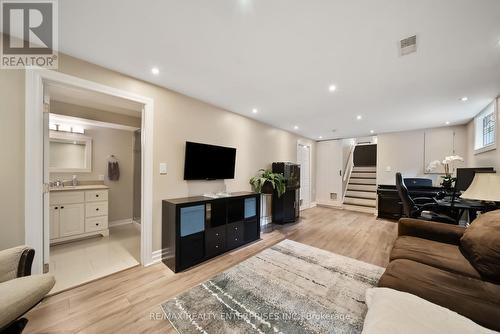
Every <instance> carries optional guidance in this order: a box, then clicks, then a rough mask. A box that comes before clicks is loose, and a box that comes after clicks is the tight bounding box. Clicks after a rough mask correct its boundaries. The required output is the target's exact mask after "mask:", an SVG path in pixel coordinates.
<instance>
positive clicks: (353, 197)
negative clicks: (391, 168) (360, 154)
mask: <svg viewBox="0 0 500 334" xmlns="http://www.w3.org/2000/svg"><path fill="white" fill-rule="evenodd" d="M376 184H377V167H375V166H373V167H356V166H354V167H353V168H352V172H351V176H350V177H349V182H348V183H347V190H346V193H345V196H344V205H343V207H344V209H347V210H351V211H358V212H366V213H371V214H375V213H376V207H377V185H376Z"/></svg>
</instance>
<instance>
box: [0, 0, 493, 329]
mask: <svg viewBox="0 0 500 334" xmlns="http://www.w3.org/2000/svg"><path fill="white" fill-rule="evenodd" d="M43 3H44V4H47V5H50V6H48V7H43V6H41V7H40V6H39V7H37V6H35V7H33V8H30V7H25V6H28V5H22V6H21V5H20V4H21V3H20V2H17V1H2V3H1V5H2V9H3V13H4V14H5V13H10V12H12V13H10V16H9V15H7V14H5V15H7V16H5V15H4V16H2V20H3V22H4V25H3V27H4V28H3V30H2V32H3V34H2V45H3V49H2V52H3V53H2V57H3V58H2V59H3V60H2V68H1V69H0V101H1V106H2V108H1V110H2V111H1V114H2V122H1V123H0V130H1V131H0V134H1V136H2V137H1V139H2V143H4V146H3V149H2V154H3V159H2V161H1V162H0V170H1V171H2V173H1V174H0V178H1V179H2V185H3V189H4V190H3V191H2V192H1V193H2V199H3V200H2V201H1V203H2V212H3V213H4V218H3V219H2V223H1V224H2V225H1V233H0V263H2V265H1V269H2V270H1V271H2V273H1V275H0V282H1V283H0V291H2V293H0V308H1V310H2V312H0V313H2V314H3V316H2V317H1V318H0V320H1V321H0V330H1V331H2V333H3V332H5V333H12V332H17V333H20V332H25V333H38V332H45V333H46V332H65V333H66V332H68V333H73V332H74V333H76V332H99V333H108V332H109V333H115V332H126V333H136V332H167V333H168V332H172V333H173V332H179V333H192V332H198V331H200V332H206V333H224V332H234V333H246V332H251V331H252V332H253V331H257V332H271V331H272V332H282V333H302V332H311V333H337V332H341V333H361V332H363V333H367V334H369V333H413V332H414V333H421V332H427V331H428V332H431V331H434V332H436V333H438V332H456V333H478V332H484V333H490V332H493V331H499V330H500V328H499V327H498V324H497V321H496V318H497V317H496V316H497V315H499V314H500V300H498V296H499V295H500V285H498V279H499V275H500V274H499V271H498V268H499V266H500V258H499V256H498V254H500V250H499V248H498V245H499V244H500V241H499V240H500V211H496V209H497V208H499V207H498V202H500V197H496V196H498V195H497V193H496V189H497V188H498V187H496V186H495V185H498V184H497V183H495V182H498V177H497V174H496V173H495V171H496V170H498V168H500V154H499V153H498V151H497V149H496V141H497V137H498V135H497V134H498V126H497V125H496V124H497V123H496V119H497V118H498V112H499V109H500V98H499V95H500V71H499V68H500V58H499V53H500V23H499V21H498V14H497V13H498V12H499V10H500V7H499V6H500V4H499V3H497V2H496V1H491V0H481V1H476V2H469V1H451V0H447V1H443V2H440V3H439V4H436V3H431V2H424V3H422V2H416V3H414V2H409V1H404V2H397V1H391V0H380V1H376V2H372V1H362V2H360V3H355V4H354V3H347V2H343V1H333V2H324V1H319V2H314V3H311V2H300V1H293V2H292V3H287V4H285V3H276V2H267V3H266V2H262V1H255V0H245V1H233V2H219V3H213V4H200V3H196V2H193V1H184V2H182V3H176V2H155V3H151V4H147V5H146V4H142V3H139V2H132V1H125V2H124V1H121V2H119V3H118V2H114V1H105V2H102V1H100V2H99V1H85V2H76V1H73V2H61V1H44V2H43ZM16 6H17V7H16ZM23 6H24V7H23ZM29 10H31V11H33V12H37V13H39V14H33V15H34V18H33V20H35V18H36V17H37V15H41V16H40V17H42V16H43V17H44V18H45V19H46V21H43V22H44V23H43V24H51V29H49V30H50V31H51V33H52V35H51V36H50V37H52V39H51V42H50V43H48V42H47V40H46V38H47V34H46V33H44V31H49V30H43V29H41V30H37V27H38V26H39V25H41V24H42V23H40V22H42V21H40V22H38V23H39V24H38V25H37V24H34V23H33V24H31V25H29V27H28V28H26V29H25V30H23V29H21V30H19V29H17V28H18V24H16V22H18V21H19V20H20V19H19V13H21V12H22V11H26V12H29ZM47 11H48V13H49V14H47ZM16 13H17V14H16ZM96 13H98V15H96ZM46 14H47V15H48V16H44V15H46ZM16 15H17V16H16ZM28 16H29V15H28ZM7 17H8V20H9V21H8V22H10V24H7V23H6V21H5V20H6V18H7ZM49 18H52V19H49ZM16 20H18V21H16ZM30 20H31V19H30ZM30 20H28V21H30ZM21 21H22V20H20V21H19V22H21ZM35 21H36V20H35ZM47 22H48V23H47ZM90 22H92V23H90ZM131 22H133V23H131ZM277 22H280V24H279V25H278V24H277ZM21 23H22V22H21ZM7 27H9V28H8V29H7ZM16 27H17V28H16ZM82 27H87V28H88V29H87V28H86V29H82ZM30 29H32V30H30ZM28 32H29V33H28ZM25 34H26V35H25ZM33 36H35V37H36V38H35V39H34V41H32V40H31V39H32V38H33ZM125 36H126V37H125ZM23 40H24V43H23ZM27 41H29V43H28V42H27ZM130 41H134V43H131V42H130ZM30 43H34V44H35V45H37V48H34V47H32V46H30V45H31V44H30ZM41 44H43V45H45V47H46V49H47V50H43V51H44V52H45V53H44V52H41V51H40V50H41V49H43V47H41V46H43V45H41ZM133 44H134V45H133ZM26 45H28V46H26ZM30 47H32V48H33V49H35V50H24V51H25V52H27V53H29V52H31V53H32V54H33V53H34V54H36V55H37V57H38V58H37V59H44V60H45V61H47V63H44V64H42V63H34V64H32V65H38V66H24V65H22V62H24V61H28V62H29V61H30V60H29V59H30V58H29V57H28V56H26V55H24V56H23V53H22V50H20V49H22V48H27V49H29V48H30ZM12 49H14V51H15V52H14V51H12ZM9 50H10V52H11V53H8V52H9ZM46 51H50V53H47V52H46ZM37 52H39V53H37ZM13 57H17V58H16V60H17V62H13V60H12V58H13ZM7 58H8V59H7ZM49 58H50V61H49ZM5 59H7V60H8V61H7V60H5ZM33 59H35V58H33ZM4 60H5V61H4ZM47 87H66V88H71V89H73V90H75V91H79V92H81V93H79V94H80V97H83V96H87V100H88V101H91V100H92V101H93V102H96V101H98V100H99V101H104V99H106V100H110V101H111V100H113V101H118V100H120V101H122V102H123V105H124V106H127V105H128V106H131V107H130V108H132V109H134V110H135V112H137V113H141V115H142V119H141V122H142V124H140V125H141V126H140V128H141V129H142V133H141V147H142V150H141V152H140V153H139V160H140V165H141V167H142V173H141V175H140V184H142V186H140V189H141V191H140V196H139V197H140V204H139V206H140V208H139V209H140V212H141V214H142V216H141V219H140V220H141V221H140V226H138V228H139V229H140V259H138V260H140V261H138V262H140V263H139V264H138V265H136V266H134V267H133V268H130V269H126V270H123V271H119V272H118V273H114V274H111V275H107V276H105V277H101V278H96V279H92V280H90V281H85V282H83V283H79V284H74V285H73V286H70V287H68V288H66V289H64V290H62V291H57V292H54V291H52V292H51V290H52V288H53V286H54V284H55V280H57V277H56V278H54V277H53V276H52V275H51V268H50V265H51V262H50V258H49V256H50V254H49V252H48V247H49V243H48V242H47V241H48V238H49V237H48V236H49V234H50V226H51V224H50V223H51V221H50V217H48V215H47V213H48V210H49V207H50V205H49V203H50V201H51V200H50V198H51V196H52V195H51V194H50V191H51V190H53V189H52V188H53V187H55V185H53V184H51V182H53V181H54V180H50V179H48V178H47V177H46V176H47V175H48V169H47V167H48V166H47V161H46V160H47V159H45V157H47V155H48V154H49V153H50V151H49V148H48V146H47V145H46V139H47V134H48V132H49V122H48V119H47V117H46V116H44V114H46V113H45V111H46V110H47V108H50V105H51V103H52V102H51V101H52V100H53V96H52V97H51V96H50V90H48V89H47ZM89 96H91V97H90V98H89ZM117 112H119V110H118V111H117ZM124 113H125V112H124ZM115 116H116V115H115ZM121 116H123V115H121ZM93 122H94V123H95V122H102V120H98V119H94V120H93ZM137 128H139V126H137ZM70 132H72V131H70ZM71 135H72V136H78V134H76V133H71ZM110 151H112V150H110ZM94 161H96V164H97V163H98V162H97V161H98V160H97V159H94ZM107 163H108V161H106V165H104V163H102V164H101V165H102V166H101V165H99V166H93V167H92V169H93V170H94V171H96V170H97V169H98V168H100V169H99V170H102V169H103V168H107V166H108V165H107ZM480 169H481V170H480ZM483 169H484V170H483ZM485 171H486V172H485ZM84 173H85V172H84ZM398 173H400V174H398ZM94 174H95V175H94ZM94 174H91V173H88V177H87V178H86V182H87V183H86V184H79V185H76V186H75V187H84V188H73V189H71V188H68V187H72V186H71V185H68V184H66V185H64V184H63V185H61V187H67V188H66V189H62V188H61V189H58V190H59V191H60V190H65V191H70V192H75V193H76V192H81V195H82V196H83V197H82V198H84V199H85V201H83V200H82V202H86V201H87V200H88V198H89V196H90V195H93V194H94V193H95V189H96V188H95V187H97V186H99V187H100V186H101V185H102V182H104V183H106V182H107V181H108V180H107V178H108V175H106V176H105V179H104V181H103V180H102V178H101V176H100V175H97V174H101V173H100V172H99V173H94ZM82 179H85V174H83V176H82ZM89 182H90V183H89ZM420 182H422V184H420ZM417 183H418V184H417ZM42 185H43V186H42ZM89 186H90V187H94V188H92V189H90V188H85V187H89ZM89 189H90V190H89ZM77 190H78V191H77ZM91 190H92V191H94V193H92V194H90V193H89V192H90V191H91ZM98 195H100V193H95V196H98ZM53 197H54V196H52V198H53ZM422 197H425V198H426V200H425V202H424V201H423V200H422V199H421V198H422ZM419 198H420V199H419ZM94 200H95V198H94ZM64 201H66V202H64V203H69V204H72V202H71V199H66V198H65V199H64ZM68 201H69V202H68ZM91 204H92V203H90V204H89V203H85V204H82V205H84V208H85V210H86V208H87V206H88V207H89V208H90V207H91V206H90V205H91ZM109 205H110V206H111V205H115V206H117V207H119V206H120V205H123V206H125V205H129V204H125V203H121V202H120V201H114V202H113V200H112V199H111V198H110V202H109ZM92 208H94V206H92ZM95 210H102V208H100V207H96V208H95ZM99 217H100V216H99ZM90 221H91V220H89V222H90ZM82 224H83V223H82ZM85 224H86V225H85V228H86V227H87V226H88V224H87V223H85ZM82 238H83V239H85V240H86V238H92V239H90V240H94V241H95V240H105V239H106V238H107V236H106V235H90V234H89V235H87V234H85V235H82ZM83 239H82V240H83ZM62 241H63V242H65V240H62ZM95 257H96V258H101V259H104V258H107V257H108V254H106V253H99V254H97V255H95ZM436 287H438V288H439V290H436V289H437V288H436ZM96 309H98V310H99V312H95V310H96ZM409 309H411V310H412V311H411V312H402V311H404V310H409ZM423 318H425V322H422V321H421V319H423ZM444 318H446V321H444V320H443V319H444ZM419 319H420V320H419Z"/></svg>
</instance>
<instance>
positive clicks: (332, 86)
mask: <svg viewBox="0 0 500 334" xmlns="http://www.w3.org/2000/svg"><path fill="white" fill-rule="evenodd" d="M328 90H329V91H330V92H334V91H336V90H337V86H335V85H330V86H328Z"/></svg>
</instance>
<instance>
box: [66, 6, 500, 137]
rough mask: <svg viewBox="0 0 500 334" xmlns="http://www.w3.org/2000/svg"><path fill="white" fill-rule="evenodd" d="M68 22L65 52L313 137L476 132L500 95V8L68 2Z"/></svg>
mask: <svg viewBox="0 0 500 334" xmlns="http://www.w3.org/2000/svg"><path fill="white" fill-rule="evenodd" d="M59 17H60V19H59V36H60V44H59V45H60V51H62V52H64V53H67V54H70V55H73V56H76V57H78V58H82V59H85V60H88V61H90V62H93V63H96V64H99V65H102V66H105V67H108V68H111V69H114V70H116V71H119V72H122V73H125V74H128V75H131V76H134V77H137V78H140V79H143V80H146V81H150V82H153V83H155V84H158V85H161V86H164V87H167V88H170V89H173V90H176V91H179V92H182V93H184V94H187V95H189V96H192V97H195V98H199V99H201V100H204V101H207V102H210V103H213V104H215V105H218V106H220V107H223V108H226V109H228V110H231V111H233V112H236V113H240V114H242V115H245V116H248V117H253V118H256V119H258V120H260V121H263V122H266V123H269V124H272V125H274V126H277V127H280V128H283V129H286V130H290V131H293V132H297V133H300V134H302V135H304V136H307V137H310V138H318V136H323V137H324V138H325V139H326V138H338V137H350V136H362V135H368V134H369V131H370V130H374V131H375V132H376V133H381V132H388V131H397V130H407V129H416V128H425V127H435V126H442V125H444V124H445V122H446V121H450V122H451V124H458V123H464V122H466V121H467V120H469V119H470V118H471V117H473V116H474V115H475V114H476V113H478V112H479V111H480V110H481V109H482V108H483V107H485V106H486V105H487V104H488V103H489V102H490V101H491V100H492V99H493V98H494V97H495V96H497V95H498V94H499V93H500V44H499V41H500V1H498V0H439V1H436V0H376V1H375V0H350V1H349V0H343V1H341V0H300V1H299V0H211V1H206V0H196V1H194V0H177V1H174V0H151V1H133V0H126V1H124V0H106V1H102V0H86V1H81V0H64V1H59ZM413 34H417V35H418V39H419V49H418V52H417V54H413V55H409V56H406V57H399V53H398V41H399V40H400V39H402V38H404V37H407V36H410V35H413ZM153 66H157V67H158V68H159V69H160V75H159V76H154V75H152V74H151V68H152V67H153ZM330 84H335V85H336V86H337V87H338V89H337V91H336V92H334V93H330V92H329V91H328V86H329V85H330ZM462 96H468V97H469V101H468V102H466V103H464V102H461V101H460V100H459V99H460V98H461V97H462ZM252 108H258V110H259V112H258V114H256V115H254V114H253V113H252V111H251V110H252ZM357 115H362V116H363V119H362V120H361V121H357V120H356V116H357ZM294 125H298V126H299V129H298V130H294V129H293V127H294ZM332 129H337V131H336V132H335V133H332Z"/></svg>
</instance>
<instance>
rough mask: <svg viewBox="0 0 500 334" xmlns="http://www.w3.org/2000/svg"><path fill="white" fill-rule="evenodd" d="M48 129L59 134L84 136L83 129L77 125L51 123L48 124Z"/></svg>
mask: <svg viewBox="0 0 500 334" xmlns="http://www.w3.org/2000/svg"><path fill="white" fill-rule="evenodd" d="M49 129H50V130H52V131H59V132H71V133H79V134H82V135H83V134H85V129H84V128H82V127H81V126H77V125H69V124H59V123H52V122H51V123H49Z"/></svg>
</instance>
